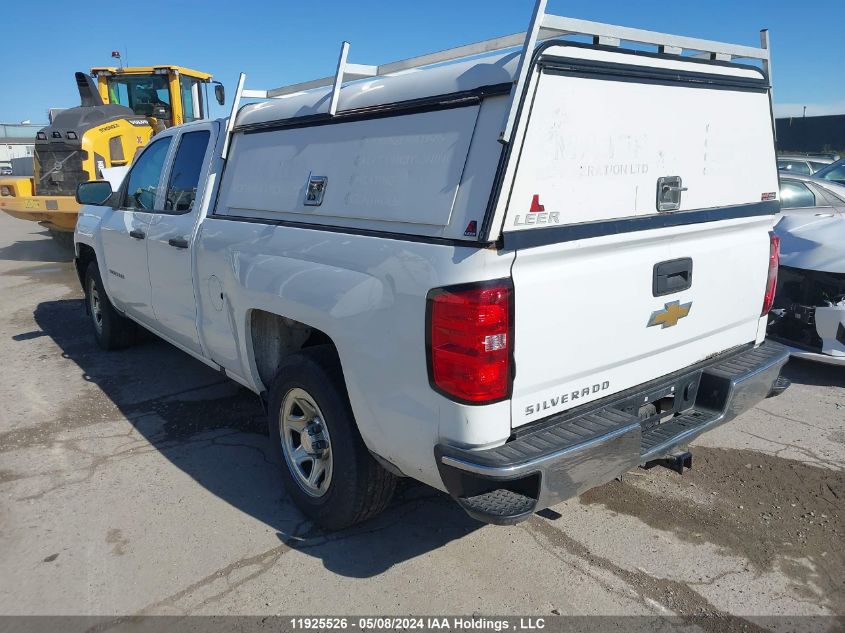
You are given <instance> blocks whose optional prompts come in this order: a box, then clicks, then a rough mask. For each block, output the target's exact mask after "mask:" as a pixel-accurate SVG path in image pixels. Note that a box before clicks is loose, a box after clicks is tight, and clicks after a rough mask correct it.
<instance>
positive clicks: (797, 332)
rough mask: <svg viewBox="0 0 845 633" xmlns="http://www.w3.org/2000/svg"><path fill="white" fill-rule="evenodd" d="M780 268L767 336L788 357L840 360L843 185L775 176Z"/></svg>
mask: <svg viewBox="0 0 845 633" xmlns="http://www.w3.org/2000/svg"><path fill="white" fill-rule="evenodd" d="M780 192H781V202H782V205H783V217H782V219H781V220H780V221H779V222H778V224H777V225H776V226H775V232H776V233H777V235H778V236H779V237H780V250H781V256H780V269H779V272H778V286H777V291H776V294H775V303H774V308H773V310H772V312H771V316H770V323H769V336H771V337H772V338H773V339H775V340H778V341H780V342H782V343H784V344H786V345H788V346H789V349H790V352H791V353H792V355H793V356H795V357H798V358H804V359H807V360H814V361H818V362H822V363H827V364H831V365H845V247H843V245H845V186H843V185H840V184H837V183H835V182H831V181H829V180H820V179H817V178H810V177H806V176H803V177H802V176H797V175H792V174H791V175H789V176H788V177H787V176H786V175H783V174H782V175H781V186H780Z"/></svg>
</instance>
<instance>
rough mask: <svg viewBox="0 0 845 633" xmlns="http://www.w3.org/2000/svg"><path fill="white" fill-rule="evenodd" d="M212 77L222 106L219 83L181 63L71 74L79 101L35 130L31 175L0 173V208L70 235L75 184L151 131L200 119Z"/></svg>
mask: <svg viewBox="0 0 845 633" xmlns="http://www.w3.org/2000/svg"><path fill="white" fill-rule="evenodd" d="M211 83H213V84H216V85H215V86H214V94H215V97H216V99H217V101H218V103H220V104H221V105H222V104H223V101H224V94H223V86H222V85H221V84H220V82H216V81H213V80H212V77H211V75H209V74H208V73H204V72H200V71H197V70H191V69H190V68H183V67H181V66H143V67H132V68H113V67H108V68H106V67H104V68H92V69H91V74H90V75H86V74H85V73H81V72H78V73H76V84H77V87H78V88H79V96H80V100H81V104H80V105H79V107H76V108H70V109H68V110H62V111H61V112H59V113H58V114H57V115H56V116H55V117H54V118H53V120H52V121H51V123H50V125H48V126H47V127H45V128H43V129H42V130H40V131H39V132H38V134H37V136H36V140H35V156H34V159H33V160H34V165H33V174H34V176H33V177H31V178H21V177H18V178H15V177H7V178H2V179H0V210H2V211H5V212H6V213H8V214H9V215H11V216H14V217H16V218H21V219H24V220H32V221H34V222H39V223H41V224H42V225H43V226H45V227H46V228H48V229H50V232H51V234H53V235H54V236H55V237H57V238H59V239H61V238H63V237H65V236H67V235H69V234H70V233H72V232H73V230H74V228H75V227H76V216H77V214H78V211H79V205H78V204H77V202H76V200H75V194H76V186H77V185H78V184H79V183H80V182H86V181H88V180H99V179H102V178H103V169H106V168H110V167H120V166H125V165H128V164H129V163H131V162H132V159H133V158H134V157H135V154H136V153H137V151H138V149H139V148H141V147H143V146H144V145H146V144H147V143H148V142H149V140H150V137H151V136H152V135H153V134H155V133H156V132H158V131H160V130H162V129H164V128H167V127H170V126H172V125H179V124H180V123H186V122H190V121H195V120H197V119H203V118H206V117H207V116H208V98H207V87H208V84H211ZM204 88H205V89H206V90H203V89H204ZM63 233H64V234H65V235H62V234H63Z"/></svg>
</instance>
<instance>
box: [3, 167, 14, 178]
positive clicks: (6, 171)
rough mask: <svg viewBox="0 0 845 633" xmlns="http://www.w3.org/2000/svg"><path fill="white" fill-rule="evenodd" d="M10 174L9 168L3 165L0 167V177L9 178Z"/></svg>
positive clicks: (10, 169)
mask: <svg viewBox="0 0 845 633" xmlns="http://www.w3.org/2000/svg"><path fill="white" fill-rule="evenodd" d="M12 173H13V172H12V168H11V167H9V166H7V165H3V166H2V167H0V176H11V175H12Z"/></svg>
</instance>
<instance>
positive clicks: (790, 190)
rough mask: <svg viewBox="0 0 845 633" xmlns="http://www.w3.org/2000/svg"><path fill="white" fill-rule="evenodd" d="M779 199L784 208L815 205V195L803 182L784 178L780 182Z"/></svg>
mask: <svg viewBox="0 0 845 633" xmlns="http://www.w3.org/2000/svg"><path fill="white" fill-rule="evenodd" d="M780 200H781V204H782V205H783V207H784V208H786V209H795V208H799V207H814V206H816V196H815V194H813V192H812V191H811V190H810V188H809V187H808V186H807V185H805V184H804V183H803V182H799V181H797V180H784V181H783V182H781V184H780Z"/></svg>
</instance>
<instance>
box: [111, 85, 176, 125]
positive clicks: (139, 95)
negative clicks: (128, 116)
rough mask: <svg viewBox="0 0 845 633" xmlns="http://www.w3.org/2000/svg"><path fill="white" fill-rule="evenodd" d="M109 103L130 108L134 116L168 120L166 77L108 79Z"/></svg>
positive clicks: (168, 98)
mask: <svg viewBox="0 0 845 633" xmlns="http://www.w3.org/2000/svg"><path fill="white" fill-rule="evenodd" d="M108 87H109V101H110V102H111V103H117V104H120V105H124V106H128V107H129V108H132V111H133V112H135V114H138V115H141V116H155V117H158V118H166V119H169V118H170V90H169V88H168V84H167V76H166V75H124V76H122V77H109V78H108Z"/></svg>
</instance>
